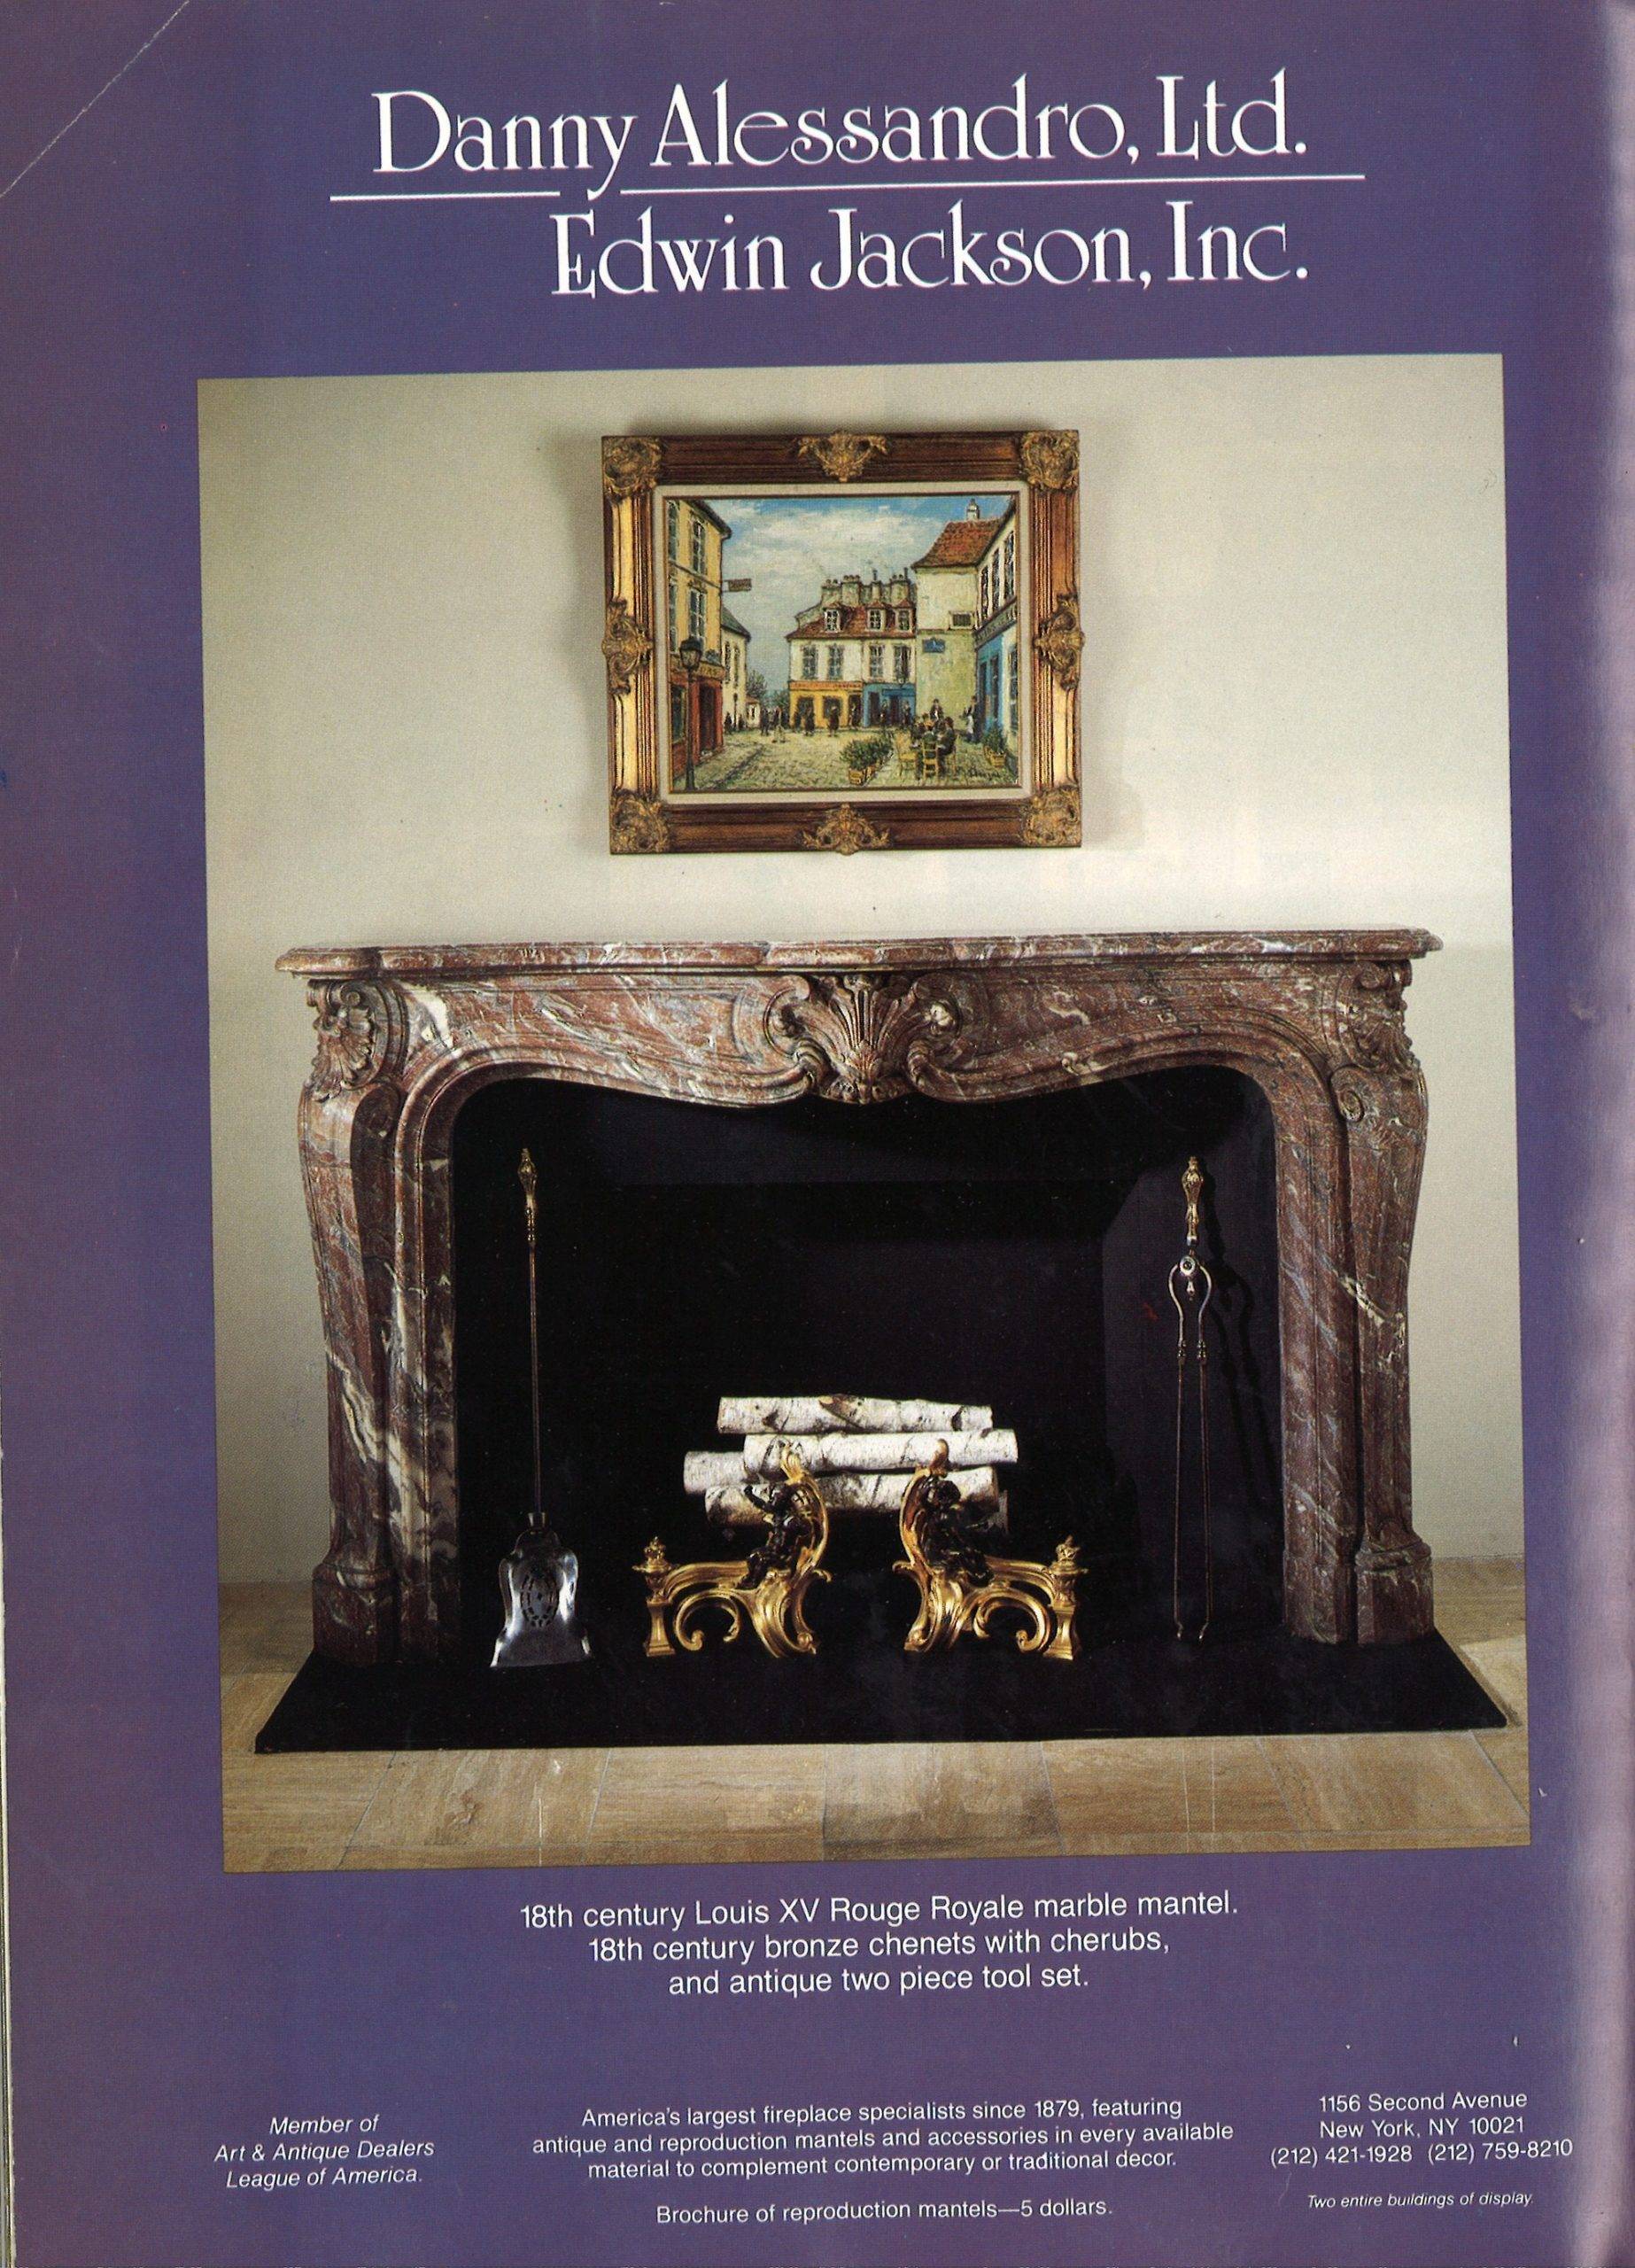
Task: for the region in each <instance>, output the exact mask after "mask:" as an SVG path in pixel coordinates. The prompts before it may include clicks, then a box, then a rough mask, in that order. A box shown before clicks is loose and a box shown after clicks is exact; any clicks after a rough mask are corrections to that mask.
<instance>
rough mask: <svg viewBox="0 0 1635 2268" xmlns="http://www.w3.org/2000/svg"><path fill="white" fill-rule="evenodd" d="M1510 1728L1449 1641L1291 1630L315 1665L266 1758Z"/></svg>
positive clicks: (293, 1692)
mask: <svg viewBox="0 0 1635 2268" xmlns="http://www.w3.org/2000/svg"><path fill="white" fill-rule="evenodd" d="M1505 1721H1506V1720H1505V1717H1504V1713H1503V1712H1502V1711H1501V1710H1499V1709H1498V1708H1497V1707H1495V1705H1493V1703H1492V1701H1490V1700H1489V1698H1488V1697H1487V1695H1486V1694H1485V1693H1484V1691H1483V1689H1482V1688H1481V1686H1480V1685H1479V1684H1478V1683H1477V1682H1476V1679H1475V1678H1474V1677H1472V1676H1471V1674H1470V1673H1469V1671H1468V1670H1467V1669H1466V1668H1465V1666H1464V1665H1463V1663H1462V1662H1461V1661H1460V1659H1459V1658H1458V1656H1457V1655H1456V1654H1455V1653H1454V1652H1453V1650H1452V1649H1451V1648H1450V1647H1449V1646H1448V1645H1447V1644H1446V1643H1445V1641H1444V1640H1443V1639H1442V1638H1441V1637H1439V1636H1437V1635H1436V1634H1435V1633H1432V1634H1431V1635H1429V1636H1427V1637H1424V1638H1416V1639H1413V1640H1410V1641H1408V1642H1407V1643H1405V1644H1402V1645H1395V1646H1354V1645H1344V1646H1328V1645H1322V1644H1320V1643H1317V1642H1315V1641H1314V1640H1311V1639H1304V1638H1292V1637H1290V1636H1289V1635H1287V1634H1286V1633H1284V1632H1282V1631H1259V1632H1254V1633H1252V1634H1249V1635H1226V1636H1223V1637H1222V1638H1221V1639H1220V1641H1219V1642H1217V1641H1216V1640H1215V1639H1214V1638H1213V1637H1212V1638H1211V1639H1209V1640H1208V1641H1207V1642H1206V1643H1204V1644H1203V1645H1201V1646H1200V1645H1194V1644H1190V1643H1178V1642H1177V1641H1175V1640H1174V1639H1173V1638H1160V1637H1148V1638H1135V1639H1124V1640H1120V1641H1119V1642H1116V1643H1110V1644H1105V1645H1098V1646H1092V1647H1090V1648H1089V1649H1088V1650H1087V1651H1086V1652H1085V1653H1084V1654H1083V1655H1081V1658H1080V1659H1079V1660H1077V1661H1076V1662H1071V1663H1066V1662H1052V1661H1035V1660H1029V1659H1027V1658H1025V1657H1022V1656H1020V1655H1018V1654H1017V1653H1016V1652H1015V1651H1012V1650H1011V1648H1010V1647H1008V1646H1003V1645H1000V1644H988V1645H973V1644H966V1645H964V1646H961V1647H958V1648H957V1649H955V1650H954V1651H952V1652H950V1653H948V1654H946V1655H940V1656H936V1657H934V1658H928V1659H927V1658H912V1657H910V1656H908V1655H906V1654H903V1653H901V1652H898V1651H888V1650H887V1649H885V1648H879V1649H874V1650H870V1651H867V1652H864V1653H858V1652H855V1651H847V1652H843V1653H834V1654H831V1655H827V1656H825V1655H819V1656H818V1657H817V1658H815V1659H811V1660H800V1661H774V1660H772V1659H771V1658H770V1657H769V1656H766V1655H764V1654H762V1653H759V1652H758V1651H757V1652H751V1651H748V1643H747V1642H745V1643H740V1644H739V1645H737V1646H733V1647H730V1648H713V1649H711V1650H710V1651H706V1652H704V1653H701V1654H700V1655H697V1656H691V1657H678V1658H672V1659H669V1660H658V1661H650V1660H648V1659H647V1657H646V1656H645V1655H642V1654H639V1653H633V1652H630V1651H625V1650H624V1648H623V1647H622V1646H621V1647H618V1648H616V1649H613V1650H609V1649H608V1647H606V1646H604V1647H603V1648H602V1649H601V1651H599V1652H598V1654H597V1656H596V1658H594V1660H593V1661H591V1662H589V1663H586V1664H585V1665H584V1666H581V1667H573V1668H563V1669H539V1670H491V1669H488V1668H484V1667H476V1666H470V1667H450V1668H442V1667H436V1668H427V1667H421V1666H404V1667H384V1668H372V1669H359V1668H353V1667H350V1666H346V1665H345V1664H343V1663H340V1662H335V1661H330V1660H328V1659H325V1658H322V1657H321V1656H319V1655H316V1654H314V1655H313V1656H312V1657H311V1658H309V1659H308V1661H307V1662H306V1666H304V1667H303V1668H302V1669H301V1670H300V1671H299V1672H298V1674H297V1676H296V1678H295V1680H294V1682H292V1683H291V1686H290V1688H289V1690H288V1691H287V1692H286V1693H285V1695H284V1697H283V1699H282V1700H281V1701H280V1702H279V1704H278V1705H277V1707H276V1708H275V1710H274V1711H273V1713H272V1715H271V1716H270V1717H269V1718H268V1719H267V1722H266V1724H265V1725H263V1727H262V1728H261V1730H260V1734H259V1735H258V1736H257V1739H256V1748H257V1750H258V1751H259V1752H260V1754H262V1755H289V1754H297V1753H311V1752H313V1751H323V1750H345V1749H441V1748H461V1749H466V1748H668V1747H701V1746H737V1745H740V1744H753V1745H763V1744H769V1745H770V1744H779V1743H783V1742H836V1741H838V1742H848V1741H940V1740H1073V1739H1133V1738H1151V1737H1152V1736H1166V1735H1167V1736H1177V1737H1179V1736H1205V1737H1226V1736H1232V1735H1242V1734H1247V1735H1254V1734H1277V1733H1383V1732H1397V1733H1402V1732H1468V1731H1474V1730H1485V1729H1488V1728H1492V1727H1494V1726H1499V1725H1502V1724H1503V1723H1504V1722H1505Z"/></svg>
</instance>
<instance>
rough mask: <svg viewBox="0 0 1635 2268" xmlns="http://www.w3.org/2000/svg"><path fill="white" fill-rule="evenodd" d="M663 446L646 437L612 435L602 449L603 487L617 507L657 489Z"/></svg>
mask: <svg viewBox="0 0 1635 2268" xmlns="http://www.w3.org/2000/svg"><path fill="white" fill-rule="evenodd" d="M663 462H664V444H663V442H662V441H658V440H655V439H653V438H652V437H651V436H650V435H648V434H646V433H609V434H608V435H606V436H605V437H604V439H603V440H602V445H601V485H602V489H603V492H604V493H605V494H606V495H607V496H608V498H609V500H610V501H612V502H614V503H623V502H624V501H625V500H626V499H627V498H629V497H632V496H639V495H640V494H641V493H642V492H643V490H644V489H647V488H652V487H654V486H655V485H656V484H657V481H658V477H659V472H660V469H661V468H662V466H663Z"/></svg>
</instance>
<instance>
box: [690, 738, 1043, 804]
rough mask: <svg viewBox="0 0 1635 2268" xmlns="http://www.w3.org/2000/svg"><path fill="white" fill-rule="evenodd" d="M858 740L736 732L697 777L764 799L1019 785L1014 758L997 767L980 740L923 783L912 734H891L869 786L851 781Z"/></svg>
mask: <svg viewBox="0 0 1635 2268" xmlns="http://www.w3.org/2000/svg"><path fill="white" fill-rule="evenodd" d="M858 738H859V735H858V734H856V732H851V733H845V732H841V733H833V734H831V733H825V732H819V733H799V732H794V731H793V730H790V729H787V728H786V729H785V730H784V731H783V732H782V733H781V734H779V733H771V734H768V733H762V732H741V733H732V734H729V735H728V737H727V740H726V742H725V746H723V747H721V748H719V749H717V750H716V752H715V753H714V755H713V756H709V757H706V758H705V759H704V761H703V762H702V763H701V764H700V765H698V766H697V767H696V769H695V772H694V779H695V781H696V782H697V788H698V792H700V793H708V794H713V795H722V794H725V793H730V792H733V791H736V792H738V793H740V794H745V793H751V792H753V793H755V794H757V795H766V794H768V793H769V792H771V793H776V792H777V791H778V790H779V789H782V790H784V791H786V792H787V791H789V790H792V789H793V790H802V789H803V790H806V791H807V792H809V793H812V794H823V795H829V794H833V793H835V792H836V791H838V790H844V791H845V792H846V793H847V794H859V793H866V792H867V791H868V790H869V789H872V790H874V791H875V792H877V793H878V792H879V789H881V788H897V789H901V788H922V787H923V788H927V789H931V790H934V789H936V788H987V789H988V791H989V792H990V793H991V792H992V791H993V789H994V788H1013V787H1014V786H1015V785H1016V760H1015V758H1014V757H1005V758H1002V759H1001V760H1000V761H999V762H998V763H996V762H995V761H994V760H993V758H992V757H990V755H989V753H988V750H986V749H985V748H983V747H982V746H981V744H980V742H976V741H970V740H966V739H965V738H964V737H963V736H962V737H961V739H960V740H959V741H958V742H957V743H956V744H955V750H954V754H953V757H952V759H951V768H950V775H949V778H947V779H941V780H940V779H935V778H926V779H924V780H922V779H920V778H918V777H917V775H916V772H915V765H914V754H913V750H912V748H911V747H910V741H909V735H908V734H907V733H906V732H905V731H901V730H899V731H897V732H895V733H893V734H892V735H891V739H892V743H893V753H892V754H891V755H890V756H889V757H887V759H886V760H885V762H884V763H883V764H881V765H880V766H879V770H878V771H877V772H876V773H874V774H873V776H872V779H870V780H869V781H867V782H866V785H865V784H864V782H862V781H857V780H854V779H853V778H852V776H851V774H850V772H849V770H848V764H847V749H848V745H849V744H850V743H851V742H855V741H856V740H857V739H858Z"/></svg>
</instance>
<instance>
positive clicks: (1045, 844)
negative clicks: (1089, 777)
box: [1022, 781, 1084, 850]
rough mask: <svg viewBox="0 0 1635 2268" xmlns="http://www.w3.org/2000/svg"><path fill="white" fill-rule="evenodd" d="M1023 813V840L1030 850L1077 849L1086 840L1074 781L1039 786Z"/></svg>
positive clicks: (1030, 797) (1024, 807)
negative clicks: (1043, 786)
mask: <svg viewBox="0 0 1635 2268" xmlns="http://www.w3.org/2000/svg"><path fill="white" fill-rule="evenodd" d="M1023 812H1024V816H1023V819H1022V841H1023V843H1024V844H1025V845H1026V846H1027V849H1028V850H1077V849H1078V847H1079V845H1080V844H1081V843H1082V842H1083V840H1084V825H1083V818H1082V813H1081V809H1080V803H1079V790H1078V788H1076V787H1075V786H1073V784H1072V782H1071V781H1064V782H1062V783H1060V784H1059V785H1058V786H1057V787H1054V788H1039V789H1037V790H1036V791H1035V793H1034V794H1033V795H1031V796H1029V797H1028V799H1027V804H1025V805H1024V806H1023Z"/></svg>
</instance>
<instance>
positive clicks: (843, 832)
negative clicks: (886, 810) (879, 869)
mask: <svg viewBox="0 0 1635 2268" xmlns="http://www.w3.org/2000/svg"><path fill="white" fill-rule="evenodd" d="M801 841H802V843H803V844H804V845H805V847H806V849H807V850H838V851H839V852H840V854H841V858H851V857H852V856H853V855H854V853H855V852H856V851H858V850H890V848H891V830H890V828H889V827H876V826H875V824H874V822H873V821H872V819H864V816H863V813H862V812H860V811H859V810H858V809H857V807H856V804H837V805H836V807H835V808H834V810H833V811H832V812H825V815H824V817H823V818H822V819H820V820H819V822H818V824H817V826H816V827H808V828H803V829H802V835H801Z"/></svg>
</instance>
